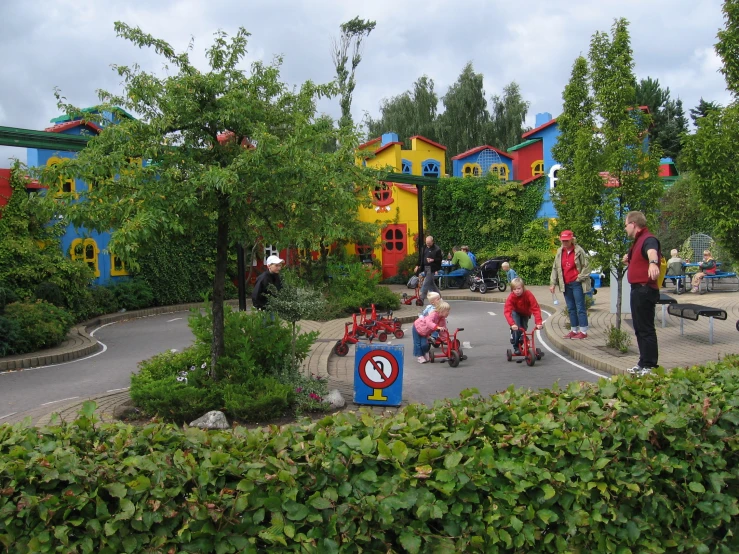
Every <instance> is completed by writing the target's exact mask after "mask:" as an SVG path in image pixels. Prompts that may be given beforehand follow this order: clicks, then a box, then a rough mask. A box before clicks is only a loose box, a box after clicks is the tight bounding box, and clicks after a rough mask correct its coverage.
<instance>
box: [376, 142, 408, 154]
mask: <svg viewBox="0 0 739 554" xmlns="http://www.w3.org/2000/svg"><path fill="white" fill-rule="evenodd" d="M394 144H400V146H401V147H402V146H403V143H402V142H388V143H387V144H385V145H383V146H380V147H379V148H378V149H377V150H375V154H379V153H380V152H382V151H383V150H385V149H386V148H388V147H390V146H393V145H394Z"/></svg>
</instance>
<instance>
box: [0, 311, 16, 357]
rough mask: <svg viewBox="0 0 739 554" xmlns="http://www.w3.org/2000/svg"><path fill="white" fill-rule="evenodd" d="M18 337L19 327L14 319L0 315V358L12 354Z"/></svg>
mask: <svg viewBox="0 0 739 554" xmlns="http://www.w3.org/2000/svg"><path fill="white" fill-rule="evenodd" d="M19 337H20V325H18V322H17V321H15V320H14V319H11V318H9V317H5V316H2V315H0V358H2V357H3V356H10V355H11V354H13V348H14V347H15V345H16V344H17V343H18V338H19Z"/></svg>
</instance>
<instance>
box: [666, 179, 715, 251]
mask: <svg viewBox="0 0 739 554" xmlns="http://www.w3.org/2000/svg"><path fill="white" fill-rule="evenodd" d="M659 224H660V227H659V238H660V242H661V244H662V250H663V253H664V254H666V253H667V251H668V250H669V249H671V248H679V247H680V246H681V245H682V244H683V242H685V239H687V238H688V237H690V235H692V234H694V233H706V234H708V235H712V234H713V226H714V221H713V211H712V210H710V209H706V207H705V206H704V205H703V203H702V202H701V199H700V187H699V186H698V183H697V182H696V179H695V175H694V174H693V173H690V172H686V173H683V174H681V175H680V178H679V179H678V180H676V181H675V183H674V184H673V185H672V186H671V187H670V188H668V189H667V190H666V191H665V193H664V195H663V196H662V199H661V201H660V222H659Z"/></svg>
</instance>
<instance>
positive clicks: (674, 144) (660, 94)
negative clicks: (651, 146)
mask: <svg viewBox="0 0 739 554" xmlns="http://www.w3.org/2000/svg"><path fill="white" fill-rule="evenodd" d="M636 104H637V106H647V107H648V108H649V112H650V113H651V115H652V123H651V125H650V127H649V138H650V140H652V141H655V142H656V143H657V144H658V145H659V146H660V147H661V148H662V151H663V155H665V156H668V157H670V158H672V159H673V160H676V159H677V158H678V156H679V155H680V151H681V150H682V137H683V135H684V134H685V133H686V132H687V131H688V122H687V119H685V112H684V111H683V103H682V101H681V100H680V99H677V100H672V99H671V98H670V88H669V87H667V88H664V89H663V88H662V87H661V86H660V84H659V79H654V80H653V79H652V78H651V77H647V78H646V79H642V80H641V81H639V83H637V85H636Z"/></svg>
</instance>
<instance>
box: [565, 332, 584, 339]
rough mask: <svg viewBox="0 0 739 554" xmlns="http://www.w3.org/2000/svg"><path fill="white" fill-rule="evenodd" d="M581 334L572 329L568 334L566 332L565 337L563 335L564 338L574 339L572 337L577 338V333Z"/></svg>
mask: <svg viewBox="0 0 739 554" xmlns="http://www.w3.org/2000/svg"><path fill="white" fill-rule="evenodd" d="M579 334H580V333H576V332H575V331H570V332H569V333H567V334H566V335H565V336H564V337H562V338H563V339H572V338H575V336H577V335H579Z"/></svg>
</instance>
